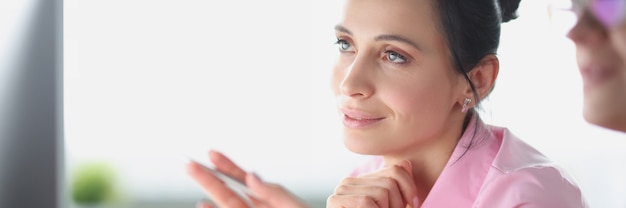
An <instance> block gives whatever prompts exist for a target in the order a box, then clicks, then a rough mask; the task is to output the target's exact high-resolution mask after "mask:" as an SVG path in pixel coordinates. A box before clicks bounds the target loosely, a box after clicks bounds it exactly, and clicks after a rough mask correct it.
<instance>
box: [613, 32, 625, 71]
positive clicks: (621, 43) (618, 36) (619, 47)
mask: <svg viewBox="0 0 626 208" xmlns="http://www.w3.org/2000/svg"><path fill="white" fill-rule="evenodd" d="M611 44H612V45H613V48H615V50H616V51H617V53H618V54H619V57H620V59H621V62H622V63H625V62H626V26H623V27H622V28H619V29H617V30H616V31H614V32H612V33H611Z"/></svg>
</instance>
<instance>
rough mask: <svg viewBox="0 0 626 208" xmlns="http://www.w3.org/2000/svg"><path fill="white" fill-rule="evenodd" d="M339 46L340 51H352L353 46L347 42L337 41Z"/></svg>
mask: <svg viewBox="0 0 626 208" xmlns="http://www.w3.org/2000/svg"><path fill="white" fill-rule="evenodd" d="M337 45H338V46H339V50H340V51H352V46H351V45H350V43H348V41H346V40H341V39H339V40H337Z"/></svg>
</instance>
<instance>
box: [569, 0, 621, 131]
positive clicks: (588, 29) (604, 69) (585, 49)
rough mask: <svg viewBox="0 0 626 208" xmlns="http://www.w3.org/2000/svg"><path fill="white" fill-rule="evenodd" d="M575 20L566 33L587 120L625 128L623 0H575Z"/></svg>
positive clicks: (611, 126) (610, 126) (617, 129)
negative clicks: (572, 47) (571, 44)
mask: <svg viewBox="0 0 626 208" xmlns="http://www.w3.org/2000/svg"><path fill="white" fill-rule="evenodd" d="M573 5H574V11H575V12H576V14H577V15H578V22H577V23H576V25H575V26H574V27H573V28H572V29H571V30H570V32H569V33H568V35H567V36H568V37H569V38H570V39H571V40H572V41H573V42H574V43H575V44H576V58H577V61H578V66H579V69H580V74H581V76H582V78H583V84H584V104H583V106H584V107H583V116H584V118H585V120H587V121H588V122H590V123H592V124H595V125H598V126H602V127H605V128H608V129H612V130H616V131H621V132H626V21H625V17H626V14H625V10H626V2H625V1H623V0H602V1H600V0H586V1H583V0H575V1H573Z"/></svg>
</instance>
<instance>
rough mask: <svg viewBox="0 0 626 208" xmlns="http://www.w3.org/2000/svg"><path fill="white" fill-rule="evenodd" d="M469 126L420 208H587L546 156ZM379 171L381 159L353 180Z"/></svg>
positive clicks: (497, 130) (499, 132)
mask: <svg viewBox="0 0 626 208" xmlns="http://www.w3.org/2000/svg"><path fill="white" fill-rule="evenodd" d="M474 120H475V119H472V122H470V124H469V125H468V127H467V129H466V131H465V132H464V133H463V136H462V137H461V139H460V140H459V142H458V144H457V146H456V148H455V150H454V152H453V153H452V155H451V157H450V159H449V161H448V163H447V164H446V166H445V168H444V169H443V171H442V172H441V175H440V176H439V178H438V179H437V181H436V182H435V184H434V185H433V187H432V189H431V190H430V193H429V194H428V197H426V199H420V201H423V203H422V206H421V207H422V208H462V207H476V208H509V207H524V208H531V207H537V208H539V207H542V208H578V207H588V205H587V203H586V202H585V200H584V198H583V195H582V193H581V191H580V189H579V188H578V186H577V185H576V182H575V180H574V179H573V178H571V177H570V176H569V175H568V174H567V173H566V172H565V171H564V170H562V169H560V168H559V167H558V166H557V165H555V164H554V163H552V162H551V161H550V160H549V159H548V158H546V156H544V155H543V154H541V153H540V152H539V151H537V150H536V149H534V148H533V147H531V146H530V145H528V144H526V143H525V142H523V141H522V140H520V139H519V138H517V137H516V136H515V135H513V134H512V133H511V132H510V131H509V130H508V129H506V128H502V127H496V126H490V125H486V124H484V123H483V122H482V121H480V120H479V121H478V125H475V122H474ZM474 130H477V132H476V134H475V136H474ZM472 137H474V139H473V141H472ZM470 143H471V146H470V148H469V149H468V148H467V147H468V146H469V144H470ZM457 160H458V161H457ZM383 166H384V162H383V159H382V157H374V158H373V159H372V160H371V161H369V162H368V163H366V164H365V165H363V166H361V167H359V168H357V169H355V170H354V172H353V173H352V175H353V176H356V175H360V174H363V173H367V172H371V171H375V170H377V169H379V168H382V167H383Z"/></svg>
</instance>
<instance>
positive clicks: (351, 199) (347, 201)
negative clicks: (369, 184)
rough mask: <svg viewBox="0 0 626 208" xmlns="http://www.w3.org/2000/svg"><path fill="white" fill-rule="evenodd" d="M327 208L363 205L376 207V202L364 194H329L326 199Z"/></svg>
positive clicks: (369, 207) (366, 207)
mask: <svg viewBox="0 0 626 208" xmlns="http://www.w3.org/2000/svg"><path fill="white" fill-rule="evenodd" d="M326 207H327V208H345V207H363V208H378V205H377V204H376V202H375V201H374V200H373V199H372V198H370V197H368V196H364V195H331V196H330V197H328V199H327V200H326Z"/></svg>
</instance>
